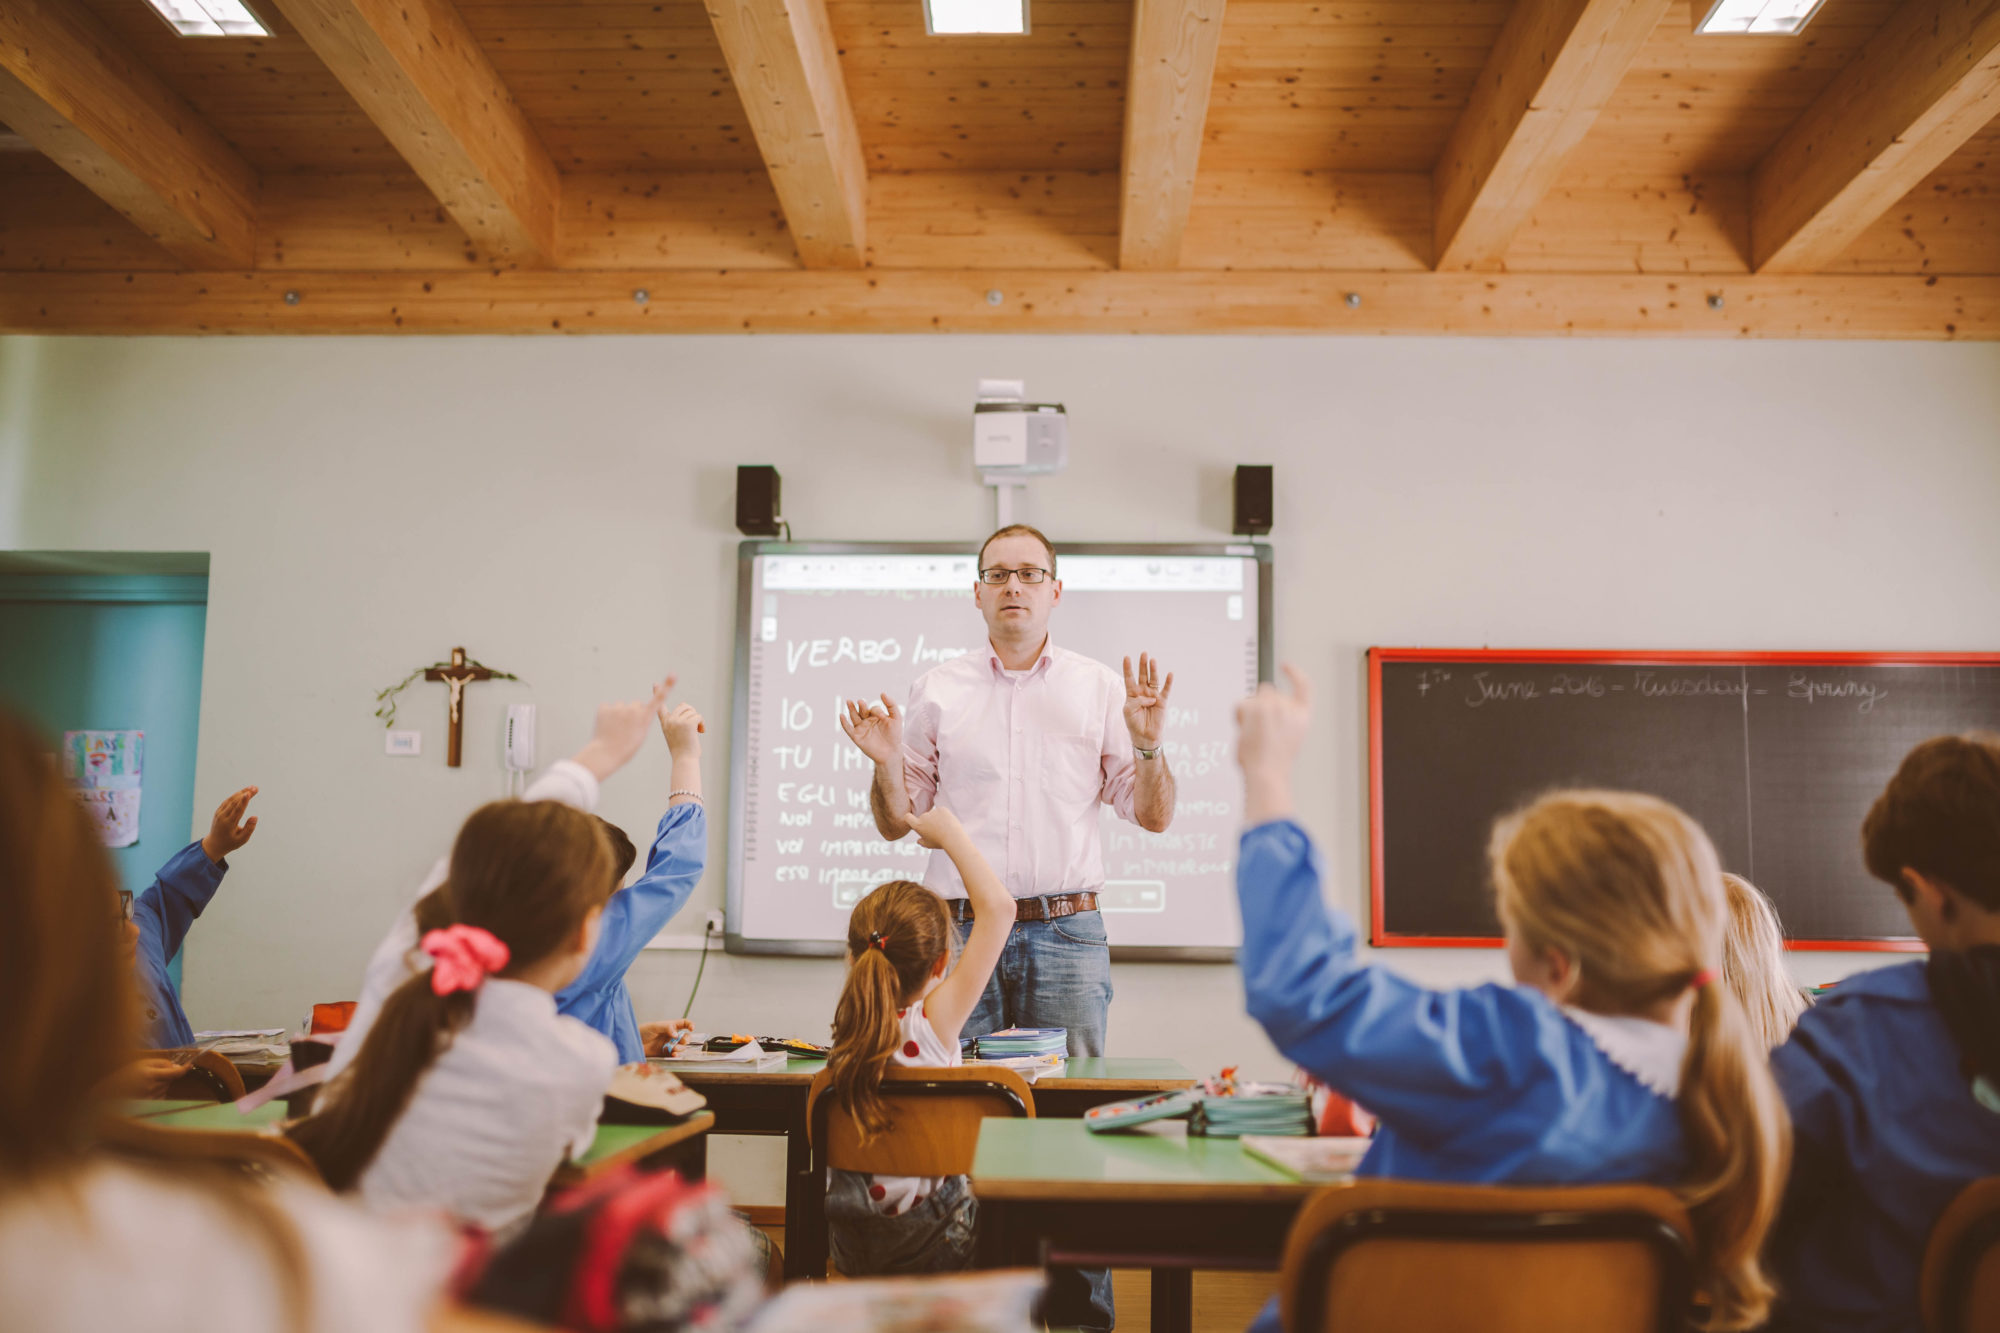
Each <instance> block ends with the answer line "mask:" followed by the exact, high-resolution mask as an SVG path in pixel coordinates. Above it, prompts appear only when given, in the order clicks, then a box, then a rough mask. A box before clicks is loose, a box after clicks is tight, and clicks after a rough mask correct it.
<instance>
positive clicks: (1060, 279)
mask: <svg viewBox="0 0 2000 1333" xmlns="http://www.w3.org/2000/svg"><path fill="white" fill-rule="evenodd" d="M639 289H644V290H645V291H646V292H647V295H648V299H647V300H646V301H644V302H640V301H636V300H634V299H633V295H632V294H633V292H634V291H636V290H639ZM994 293H998V294H999V299H998V301H997V302H996V301H995V300H994V299H993V294H994ZM1350 294H1352V295H1353V296H1354V297H1356V298H1358V300H1353V301H1350V300H1349V299H1348V298H1349V295H1350ZM396 332H401V333H586V332H605V333H648V332H651V333H777V332H795V333H854V332H871V333H940V332H942V333H1080V332H1089V333H1350V334H1367V335H1376V334H1461V335H1463V334H1470V335H1495V334H1533V335H1565V334H1578V335H1599V334H1631V335H1638V336H1646V337H1706V338H1739V337H1776V338H1927V339H1955V338H1956V339H1969V338H1979V339H1995V338H2000V276H1995V277H1926V276H1923V275H1920V274H1911V275H1905V276H1896V277H1886V276H1877V275H1857V274H1842V275H1833V274H1812V275H1806V276H1800V277H1778V276H1769V277H1763V276H1744V275H1732V276H1727V277H1722V278H1715V277H1704V276H1701V275H1675V276H1667V275H1642V274H1600V275H1592V276H1578V275H1574V274H1514V273H1505V274H1470V273H1190V272H1184V271H1183V272H1172V273H1128V272H1118V271H1104V272H1097V273H1050V272H1046V271H1024V270H985V271H958V272H925V271H900V272H898V271H884V270H881V269H871V270H868V271H866V272H851V273H848V272H828V271H821V272H800V271H798V270H796V269H794V270H791V271H776V272H774V271H762V272H717V271H707V272H686V271H680V272H674V271H661V270H657V269H655V270H648V271H620V272H601V273H551V272H546V271H541V270H531V269H504V270H498V271H494V270H475V271H470V272H468V271H466V270H464V269H457V270H451V271H437V272H431V273H393V274H389V273H367V274H348V273H230V274H184V273H10V274H8V275H7V278H6V281H4V282H0V333H396Z"/></svg>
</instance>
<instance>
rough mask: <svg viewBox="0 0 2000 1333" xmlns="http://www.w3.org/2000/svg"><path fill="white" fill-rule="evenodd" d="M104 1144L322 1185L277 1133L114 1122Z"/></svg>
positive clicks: (302, 1154)
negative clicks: (220, 1164)
mask: <svg viewBox="0 0 2000 1333" xmlns="http://www.w3.org/2000/svg"><path fill="white" fill-rule="evenodd" d="M103 1137H104V1140H105V1141H106V1142H107V1143H109V1144H111V1145H112V1146H114V1147H122V1148H128V1149H132V1150H133V1151H136V1152H141V1153H144V1154H147V1155H149V1156H154V1157H160V1158H163V1159H167V1160H174V1161H188V1160H194V1161H205V1162H220V1163H225V1164H229V1165H233V1166H242V1167H255V1168H261V1169H263V1170H266V1171H271V1172H275V1173H277V1174H280V1175H287V1176H292V1177H294V1178H297V1179H301V1180H308V1181H311V1182H312V1183H314V1184H323V1183H324V1180H323V1178H322V1177H321V1176H320V1173H319V1167H317V1166H316V1165H314V1163H313V1160H312V1158H310V1157H308V1156H307V1155H306V1150H305V1149H304V1148H301V1147H300V1146H299V1145H298V1144H296V1143H294V1142H292V1141H291V1140H290V1139H289V1138H286V1137H285V1136H284V1135H282V1134H262V1133H254V1132H251V1131H249V1130H225V1129H178V1128H175V1127H174V1126H171V1125H163V1124H160V1123H159V1122H158V1121H155V1120H124V1119H120V1120H114V1121H112V1122H111V1123H110V1124H109V1125H108V1126H107V1127H106V1129H105V1132H104V1135H103Z"/></svg>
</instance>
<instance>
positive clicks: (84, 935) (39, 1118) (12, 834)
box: [0, 709, 310, 1328]
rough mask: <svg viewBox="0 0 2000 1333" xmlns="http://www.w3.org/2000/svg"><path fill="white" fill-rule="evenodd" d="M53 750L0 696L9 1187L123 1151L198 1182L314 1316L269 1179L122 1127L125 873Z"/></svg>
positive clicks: (297, 1321)
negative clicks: (121, 886)
mask: <svg viewBox="0 0 2000 1333" xmlns="http://www.w3.org/2000/svg"><path fill="white" fill-rule="evenodd" d="M54 751H55V747H54V746H53V745H52V744H50V743H49V742H47V741H46V740H44V739H42V738H41V737H39V736H37V735H36V734H35V733H34V732H33V731H32V730H31V729H30V728H29V727H28V726H27V725H26V724H25V723H24V722H22V721H21V720H20V719H19V718H17V717H15V716H14V715H13V714H12V713H9V712H8V711H6V710H5V709H0V920H4V921H5V922H6V927H5V928H4V929H0V1013H4V1014H5V1015H6V1016H7V1021H5V1022H4V1023H0V1191H4V1192H16V1191H21V1190H25V1189H36V1188H42V1187H55V1188H60V1187H61V1186H62V1185H63V1184H64V1183H65V1182H67V1181H70V1180H73V1179H74V1178H75V1177H76V1176H77V1175H79V1174H80V1173H81V1172H82V1171H83V1170H84V1169H86V1168H87V1167H88V1166H89V1165H90V1164H91V1163H93V1162H95V1161H98V1160H101V1159H103V1158H105V1157H107V1156H116V1157H118V1158H121V1159H123V1160H125V1161H126V1162H127V1163H128V1164H129V1165H131V1166H134V1167H136V1168H138V1169H140V1170H144V1171H147V1172H149V1173H150V1174H152V1175H153V1176H155V1177H156V1178H158V1179H159V1180H161V1181H162V1182H163V1183H165V1184H168V1185H170V1186H173V1187H175V1188H177V1189H181V1190H185V1191H189V1192H198V1193H200V1194H202V1195H203V1196H204V1197H206V1198H208V1199H210V1200H211V1201H213V1202H214V1203H216V1204H218V1205H220V1207H221V1208H222V1210H223V1212H224V1213H225V1214H226V1215H227V1216H229V1217H230V1218H231V1219H232V1220H233V1221H235V1222H236V1223H238V1224H239V1226H240V1227H241V1229H242V1231H243V1233H244V1235H245V1236H246V1238H254V1239H253V1242H252V1243H261V1244H262V1245H264V1246H265V1247H266V1249H267V1250H268V1251H269V1254H270V1258H271V1260H272V1268H273V1272H274V1275H275V1276H276V1278H277V1281H278V1292H279V1299H280V1301H281V1306H282V1308H283V1309H284V1310H285V1311H286V1313H287V1314H288V1315H289V1317H290V1318H289V1322H290V1324H291V1326H292V1327H295V1328H298V1327H303V1326H304V1325H305V1323H306V1320H307V1314H306V1312H307V1310H308V1309H309V1306H310V1300H309V1291H308V1285H309V1283H308V1278H307V1273H306V1268H305V1259H304V1253H303V1248H302V1246H301V1244H300V1241H299V1236H298V1233H297V1231H296V1230H295V1229H294V1228H293V1226H292V1224H291V1222H290V1220H289V1219H288V1218H287V1217H286V1216H285V1215H284V1213H283V1211H282V1210H281V1209H280V1208H279V1207H278V1206H277V1204H276V1203H275V1201H274V1200H273V1199H272V1198H271V1197H270V1195H269V1194H268V1192H267V1191H265V1190H263V1189H261V1188H258V1187H255V1186H253V1185H251V1184H250V1183H249V1182H247V1181H246V1180H245V1179H244V1178H243V1177H242V1176H241V1175H240V1174H238V1173H236V1172H234V1171H232V1170H230V1169H229V1168H227V1167H224V1166H219V1165H217V1164H215V1163H212V1162H208V1161H203V1160H199V1159H195V1158H191V1157H190V1158H183V1157H180V1156H177V1155H175V1153H174V1149H173V1148H172V1147H171V1146H170V1140H168V1139H165V1138H158V1140H157V1141H155V1138H154V1136H149V1137H148V1139H147V1141H146V1142H145V1144H144V1146H139V1145H136V1144H133V1143H128V1142H126V1141H125V1139H126V1136H123V1135H120V1134H118V1133H116V1124H117V1120H116V1116H117V1110H118V1100H117V1098H118V1093H117V1092H116V1091H115V1088H116V1083H115V1076H116V1075H117V1073H118V1071H119V1069H120V1068H121V1067H122V1066H123V1065H124V1064H125V1063H126V1062H127V1061H128V1060H130V1059H131V1058H132V1056H133V1054H134V1049H135V1046H136V1041H137V1036H138V1031H139V1028H138V1004H137V996H136V994H135V992H134V989H133V981H132V970H131V969H130V968H129V967H127V966H125V963H124V959H123V957H122V953H121V950H120V947H119V942H118V941H119V927H118V896H117V889H118V876H117V872H116V870H114V869H113V867H112V864H111V860H110V858H109V857H107V856H106V855H105V854H104V849H103V847H102V846H101V845H99V843H98V841H97V837H96V835H95V832H94V831H93V830H92V828H91V826H90V821H89V820H88V819H87V818H86V817H85V815H84V813H83V811H82V809H81V808H80V807H79V806H78V805H77V803H76V801H75V799H74V798H73V797H72V796H71V795H70V793H69V792H68V790H66V789H65V787H64V785H63V783H62V781H61V780H60V778H59V777H58V776H57V774H56V771H55V766H54V765H53V764H52V763H51V762H50V756H51V755H52V754H53V753H54ZM71 1197H72V1198H73V1197H74V1196H71Z"/></svg>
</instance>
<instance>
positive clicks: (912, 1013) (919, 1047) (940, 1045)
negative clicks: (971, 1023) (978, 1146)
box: [868, 1002, 965, 1217]
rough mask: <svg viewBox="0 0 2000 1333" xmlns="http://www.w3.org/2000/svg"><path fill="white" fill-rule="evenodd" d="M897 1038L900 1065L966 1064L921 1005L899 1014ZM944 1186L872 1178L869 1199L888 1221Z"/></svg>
mask: <svg viewBox="0 0 2000 1333" xmlns="http://www.w3.org/2000/svg"><path fill="white" fill-rule="evenodd" d="M896 1029H897V1035H898V1036H899V1037H900V1038H901V1039H902V1040H901V1044H900V1045H898V1046H897V1047H896V1051H895V1054H894V1055H892V1056H890V1059H892V1060H894V1061H895V1062H896V1063H897V1064H899V1065H905V1066H909V1067H913V1068H918V1069H951V1068H955V1067H956V1066H959V1065H962V1064H964V1063H965V1058H964V1057H963V1056H962V1055H960V1054H959V1050H958V1043H957V1042H953V1043H951V1044H950V1045H949V1046H947V1045H946V1044H945V1042H944V1039H943V1038H942V1037H940V1036H938V1034H937V1031H936V1029H934V1028H932V1027H931V1020H930V1018H929V1017H928V1016H926V1015H925V1013H924V1006H923V1004H922V1003H921V1002H920V1003H918V1004H917V1005H916V1007H914V1008H911V1009H898V1010H897V1011H896ZM943 1183H944V1177H942V1176H870V1177H869V1178H868V1197H869V1198H870V1199H873V1200H874V1201H875V1206H876V1207H877V1208H879V1209H881V1211H882V1213H883V1214H884V1215H885V1216H888V1217H897V1216H900V1215H901V1214H903V1213H907V1212H909V1211H910V1209H912V1208H914V1207H916V1205H918V1204H920V1203H922V1202H923V1201H924V1200H925V1199H927V1198H929V1197H930V1196H931V1194H932V1193H933V1192H935V1191H936V1189H937V1187H938V1186H939V1185H941V1184H943Z"/></svg>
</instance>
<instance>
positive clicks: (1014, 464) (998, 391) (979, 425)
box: [972, 380, 1069, 486]
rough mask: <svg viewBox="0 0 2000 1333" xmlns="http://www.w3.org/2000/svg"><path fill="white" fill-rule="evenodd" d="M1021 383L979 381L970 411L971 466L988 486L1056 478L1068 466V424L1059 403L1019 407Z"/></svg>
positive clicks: (1023, 387) (1022, 395) (1022, 393)
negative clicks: (1056, 473) (975, 398)
mask: <svg viewBox="0 0 2000 1333" xmlns="http://www.w3.org/2000/svg"><path fill="white" fill-rule="evenodd" d="M1026 395H1027V386H1026V384H1025V382H1024V381H1021V380H981V381H979V400H978V401H977V402H976V403H974V404H973V407H972V465H973V466H974V467H975V468H977V469H978V470H979V477H980V480H982V481H984V482H986V483H987V484H988V485H989V486H1006V485H1014V484H1018V483H1019V482H1021V481H1023V480H1025V479H1026V478H1028V477H1038V476H1046V475H1047V474H1049V473H1051V472H1060V471H1062V469H1063V466H1064V465H1065V464H1066V463H1068V462H1069V428H1068V418H1067V417H1066V416H1065V415H1064V414H1063V407H1062V404H1061V403H1030V402H1027V401H1024V400H1025V398H1026Z"/></svg>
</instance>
